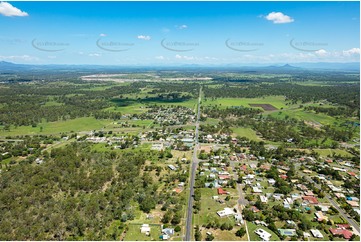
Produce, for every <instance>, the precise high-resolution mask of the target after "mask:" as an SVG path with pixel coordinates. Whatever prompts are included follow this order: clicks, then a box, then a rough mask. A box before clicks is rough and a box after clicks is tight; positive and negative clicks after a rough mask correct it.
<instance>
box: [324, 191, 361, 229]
mask: <svg viewBox="0 0 361 242" xmlns="http://www.w3.org/2000/svg"><path fill="white" fill-rule="evenodd" d="M326 198H327V200H328V202H329V203H331V204H332V206H334V207H335V208H336V209H337V211H338V212H339V213H340V214H341V215H342V216H343V217H344V218H345V219H346V220H347V222H348V223H349V224H350V225H351V226H352V227H353V228H354V229H356V230H357V232H358V234H360V226H359V225H358V224H357V223H356V222H355V221H354V220H353V219H350V218H348V217H347V214H346V213H345V212H344V211H343V209H342V208H340V206H338V204H337V203H336V202H335V201H334V200H333V199H332V198H331V196H330V195H328V194H327V193H326Z"/></svg>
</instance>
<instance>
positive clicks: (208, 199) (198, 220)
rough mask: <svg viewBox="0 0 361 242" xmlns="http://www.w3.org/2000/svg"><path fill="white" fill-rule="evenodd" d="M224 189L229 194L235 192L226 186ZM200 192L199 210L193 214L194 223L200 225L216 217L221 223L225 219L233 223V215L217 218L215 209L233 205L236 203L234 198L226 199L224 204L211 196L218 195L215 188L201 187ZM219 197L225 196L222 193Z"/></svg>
mask: <svg viewBox="0 0 361 242" xmlns="http://www.w3.org/2000/svg"><path fill="white" fill-rule="evenodd" d="M226 190H227V191H229V192H230V195H231V196H233V195H234V194H236V193H237V192H236V190H235V189H231V188H227V189H226ZM201 193H202V198H201V210H200V212H199V213H198V214H195V215H194V221H195V224H198V225H200V226H202V225H204V224H206V223H208V221H211V220H214V219H218V220H219V221H220V223H221V224H222V223H224V222H226V221H231V222H232V223H234V219H233V217H229V218H219V216H218V215H217V211H219V210H222V209H224V208H225V207H233V206H234V205H235V204H236V201H234V199H231V200H230V201H226V203H225V204H220V203H218V202H216V201H215V200H214V199H213V198H212V196H218V194H217V189H215V188H213V189H209V188H201ZM219 197H220V198H222V199H224V198H225V197H226V196H225V195H222V196H219Z"/></svg>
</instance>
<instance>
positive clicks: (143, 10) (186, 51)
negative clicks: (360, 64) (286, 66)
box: [0, 2, 360, 65]
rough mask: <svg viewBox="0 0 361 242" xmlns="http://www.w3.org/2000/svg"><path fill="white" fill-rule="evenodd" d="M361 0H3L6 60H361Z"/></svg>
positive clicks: (1, 39)
mask: <svg viewBox="0 0 361 242" xmlns="http://www.w3.org/2000/svg"><path fill="white" fill-rule="evenodd" d="M359 8H360V7H359V2H1V3H0V26H1V29H0V61H1V60H3V61H11V62H15V63H33V64H101V65H103V64H104V65H177V64H205V65H223V64H238V63H239V64H269V63H297V62H354V61H359V58H360V39H359V36H360V26H359V22H360V14H359Z"/></svg>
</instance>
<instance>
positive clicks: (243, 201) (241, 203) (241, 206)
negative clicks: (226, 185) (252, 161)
mask: <svg viewBox="0 0 361 242" xmlns="http://www.w3.org/2000/svg"><path fill="white" fill-rule="evenodd" d="M230 165H231V168H232V171H233V177H234V180H236V181H237V180H238V174H237V171H235V166H236V164H235V162H234V161H230ZM243 186H244V185H243V184H238V183H237V191H238V196H239V198H238V209H239V211H240V212H242V210H243V209H244V208H245V206H246V205H248V204H249V201H248V200H247V199H246V198H245V196H244V193H243ZM242 217H243V216H242ZM243 219H244V218H243ZM243 221H244V225H245V227H246V234H247V240H248V241H251V239H250V237H249V233H248V226H247V221H246V220H243Z"/></svg>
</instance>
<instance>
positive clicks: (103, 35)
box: [99, 34, 107, 37]
mask: <svg viewBox="0 0 361 242" xmlns="http://www.w3.org/2000/svg"><path fill="white" fill-rule="evenodd" d="M99 36H100V37H105V36H107V35H106V34H100V35H99Z"/></svg>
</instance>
